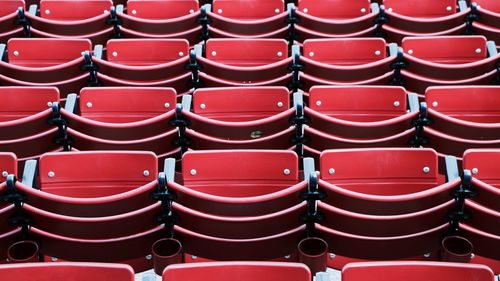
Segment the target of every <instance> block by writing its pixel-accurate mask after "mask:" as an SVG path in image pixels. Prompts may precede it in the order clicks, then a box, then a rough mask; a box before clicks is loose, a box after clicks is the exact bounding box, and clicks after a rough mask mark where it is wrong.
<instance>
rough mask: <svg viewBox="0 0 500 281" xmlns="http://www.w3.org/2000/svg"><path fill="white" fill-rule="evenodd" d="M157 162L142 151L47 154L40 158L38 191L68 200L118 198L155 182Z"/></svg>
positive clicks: (150, 155) (153, 157) (155, 158)
mask: <svg viewBox="0 0 500 281" xmlns="http://www.w3.org/2000/svg"><path fill="white" fill-rule="evenodd" d="M157 161H158V160H157V157H156V156H155V155H154V154H153V153H152V152H145V151H144V152H142V151H141V152H139V151H85V152H57V153H46V154H43V155H42V156H41V157H40V167H39V180H40V187H41V189H42V190H43V191H45V192H48V193H52V194H57V195H62V196H68V197H81V198H92V197H102V196H110V195H115V194H120V193H123V192H127V191H130V190H133V189H134V188H136V187H139V186H142V185H144V184H146V183H149V182H151V181H154V180H155V179H156V177H157V174H158V163H157Z"/></svg>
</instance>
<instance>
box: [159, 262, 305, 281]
mask: <svg viewBox="0 0 500 281" xmlns="http://www.w3.org/2000/svg"><path fill="white" fill-rule="evenodd" d="M162 277H163V281H181V280H182V281H197V280H201V279H203V280H205V281H219V280H228V279H237V280H238V281H264V280H275V281H308V280H311V273H310V271H309V269H308V268H307V267H306V266H305V265H304V264H299V263H289V262H287V263H283V262H244V261H238V262H205V263H191V264H175V265H171V266H168V267H167V268H166V269H165V271H164V272H163V276H162Z"/></svg>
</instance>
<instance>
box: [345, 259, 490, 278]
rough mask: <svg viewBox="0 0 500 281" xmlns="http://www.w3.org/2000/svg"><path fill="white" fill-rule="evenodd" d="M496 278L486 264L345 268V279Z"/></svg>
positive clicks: (356, 265)
mask: <svg viewBox="0 0 500 281" xmlns="http://www.w3.org/2000/svg"><path fill="white" fill-rule="evenodd" d="M367 278H368V279H370V280H373V281H382V280H383V281H398V280H408V281H417V280H422V279H424V280H428V281H452V280H456V281H493V280H495V276H494V275H493V272H492V271H491V269H490V268H488V267H487V266H484V265H476V264H463V263H447V262H417V261H415V262H414V261H398V262H360V263H351V264H347V265H346V266H345V267H344V268H343V269H342V280H343V281H362V280H366V279H367Z"/></svg>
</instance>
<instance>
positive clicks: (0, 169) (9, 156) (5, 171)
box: [0, 152, 17, 183]
mask: <svg viewBox="0 0 500 281" xmlns="http://www.w3.org/2000/svg"><path fill="white" fill-rule="evenodd" d="M0 173H1V177H0V183H3V182H5V179H6V178H7V176H8V175H16V176H17V157H16V155H15V154H14V153H12V152H0Z"/></svg>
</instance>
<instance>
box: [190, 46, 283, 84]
mask: <svg viewBox="0 0 500 281" xmlns="http://www.w3.org/2000/svg"><path fill="white" fill-rule="evenodd" d="M205 53H206V58H204V57H202V56H201V55H200V54H198V55H197V57H196V60H197V63H199V64H201V67H202V72H201V73H200V78H202V82H204V83H205V84H206V85H207V86H237V85H250V84H256V85H262V86H265V85H275V84H274V83H275V80H280V81H283V80H286V79H287V78H289V75H288V74H287V73H288V65H289V64H290V63H291V62H292V58H290V57H288V43H287V42H286V41H285V40H284V39H209V40H208V41H207V43H206V47H205ZM282 86H283V85H282Z"/></svg>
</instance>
